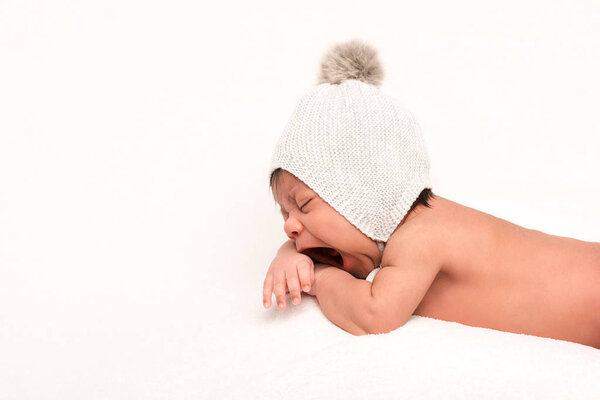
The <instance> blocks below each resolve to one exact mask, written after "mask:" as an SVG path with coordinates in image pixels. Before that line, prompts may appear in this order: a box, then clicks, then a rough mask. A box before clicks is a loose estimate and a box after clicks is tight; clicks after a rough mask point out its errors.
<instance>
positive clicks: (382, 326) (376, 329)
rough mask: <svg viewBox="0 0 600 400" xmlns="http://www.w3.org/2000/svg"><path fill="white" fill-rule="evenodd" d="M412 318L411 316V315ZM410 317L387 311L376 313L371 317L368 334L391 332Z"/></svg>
mask: <svg viewBox="0 0 600 400" xmlns="http://www.w3.org/2000/svg"><path fill="white" fill-rule="evenodd" d="M409 318H410V317H409ZM409 318H405V317H403V316H401V315H390V314H385V313H374V314H373V315H372V317H371V318H370V321H369V324H368V325H367V329H365V331H366V334H369V335H377V334H382V333H390V332H391V331H394V330H396V329H398V328H401V327H403V326H404V324H406V323H407V322H408V320H409Z"/></svg>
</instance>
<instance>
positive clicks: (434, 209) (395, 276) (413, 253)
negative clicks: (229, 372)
mask: <svg viewBox="0 0 600 400" xmlns="http://www.w3.org/2000/svg"><path fill="white" fill-rule="evenodd" d="M276 182H277V183H276V184H275V185H274V188H276V191H275V194H274V196H275V198H276V199H277V202H278V203H279V204H280V206H281V210H282V214H283V217H284V221H285V223H284V227H283V228H284V230H285V233H286V234H287V235H288V237H289V238H290V240H289V241H288V242H286V243H285V244H284V245H283V246H282V247H281V249H280V251H279V253H278V255H277V257H276V258H275V260H273V263H272V264H271V268H270V269H269V271H268V272H267V277H266V279H265V284H264V302H265V307H267V308H268V307H269V306H270V301H271V293H272V292H273V291H274V292H275V297H276V299H277V303H278V305H279V308H280V309H284V308H285V305H286V300H285V296H286V291H289V293H290V295H291V298H292V302H293V303H294V304H298V303H299V302H300V290H301V288H303V290H304V291H305V292H308V293H309V294H312V295H315V296H316V297H317V300H318V302H319V304H320V305H321V308H322V310H323V312H324V313H325V315H326V316H327V318H329V319H330V320H331V321H332V322H333V323H334V324H336V325H338V326H339V327H340V328H342V329H344V330H346V331H348V332H350V333H352V334H355V335H362V334H367V333H383V332H389V331H391V330H394V329H396V328H398V327H400V326H402V325H403V324H404V323H405V322H407V321H408V319H409V318H410V317H411V315H413V314H414V315H421V316H423V317H430V318H436V319H442V320H446V321H454V322H459V323H462V324H465V325H471V326H478V327H483V328H491V329H497V330H501V331H506V332H514V333H525V334H529V335H536V336H544V337H550V338H555V339H561V340H568V341H572V342H577V343H581V344H585V345H589V346H593V347H596V348H600V243H592V242H584V241H580V240H575V239H569V238H564V237H558V236H552V235H547V234H544V233H542V232H539V231H535V230H530V229H525V228H522V227H520V226H518V225H514V224H512V223H510V222H508V221H505V220H502V219H500V218H496V217H493V216H491V215H489V214H485V213H483V212H479V211H477V210H474V209H472V208H469V207H465V206H462V205H460V204H457V203H455V202H452V201H450V200H448V199H445V198H443V197H440V196H432V198H431V199H430V200H429V201H428V203H429V205H430V206H429V207H427V206H426V205H424V204H418V205H417V206H416V207H415V208H414V209H413V210H412V211H411V212H410V213H409V214H407V216H406V218H405V219H404V220H403V221H402V222H401V223H400V224H399V225H398V227H397V229H396V230H395V231H394V232H393V233H392V235H391V237H390V238H389V240H388V241H387V244H386V246H385V250H384V252H383V257H381V256H380V252H379V250H378V248H377V244H376V243H375V241H374V240H371V239H369V238H368V237H367V236H365V235H364V234H362V233H361V232H360V231H359V230H358V229H357V228H355V227H354V226H352V224H350V223H349V222H348V221H347V220H346V219H345V218H344V217H342V216H341V215H340V214H339V213H337V212H336V211H335V210H334V209H333V208H332V207H331V206H330V205H328V204H327V203H326V202H325V201H323V199H321V198H320V197H319V195H317V194H316V193H315V192H314V191H313V190H311V189H310V188H309V187H308V186H306V185H305V184H304V183H303V182H302V181H300V180H299V179H298V178H296V177H295V176H293V175H292V174H290V173H289V172H287V171H284V170H279V174H278V178H277V180H276ZM314 262H318V263H323V264H328V265H331V266H317V267H316V268H314V271H313V265H314ZM378 265H381V270H380V271H379V272H378V273H377V275H376V276H375V278H374V279H373V282H372V283H371V282H368V281H366V280H363V279H356V278H365V277H366V276H367V275H368V274H369V273H370V272H371V271H372V270H373V269H374V268H375V267H376V266H378ZM313 274H314V276H313Z"/></svg>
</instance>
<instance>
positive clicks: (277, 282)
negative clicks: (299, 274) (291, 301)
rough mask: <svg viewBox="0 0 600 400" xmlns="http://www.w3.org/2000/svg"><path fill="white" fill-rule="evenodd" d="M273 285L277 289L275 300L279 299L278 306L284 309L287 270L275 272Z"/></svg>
mask: <svg viewBox="0 0 600 400" xmlns="http://www.w3.org/2000/svg"><path fill="white" fill-rule="evenodd" d="M273 286H274V291H275V300H277V307H279V309H280V310H283V309H284V308H285V272H283V271H276V272H274V283H273Z"/></svg>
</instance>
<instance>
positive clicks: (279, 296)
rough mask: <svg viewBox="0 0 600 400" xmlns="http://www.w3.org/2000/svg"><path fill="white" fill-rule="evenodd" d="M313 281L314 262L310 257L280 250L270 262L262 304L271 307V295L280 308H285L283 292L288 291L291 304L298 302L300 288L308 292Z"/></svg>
mask: <svg viewBox="0 0 600 400" xmlns="http://www.w3.org/2000/svg"><path fill="white" fill-rule="evenodd" d="M314 281H315V272H314V264H313V261H312V259H311V258H310V257H309V256H307V255H305V254H302V253H298V252H280V253H278V254H277V256H276V257H275V259H273V261H272V262H271V266H270V267H269V270H268V271H267V276H266V277H265V283H264V285H263V304H264V306H265V308H269V307H271V295H272V293H273V292H275V299H276V300H277V306H278V307H279V309H280V310H283V309H285V306H286V302H285V294H286V293H287V292H288V291H289V292H290V296H291V298H292V303H293V304H299V303H300V299H301V295H300V292H301V290H304V291H305V292H307V293H309V294H310V290H311V286H312V284H313V282H314Z"/></svg>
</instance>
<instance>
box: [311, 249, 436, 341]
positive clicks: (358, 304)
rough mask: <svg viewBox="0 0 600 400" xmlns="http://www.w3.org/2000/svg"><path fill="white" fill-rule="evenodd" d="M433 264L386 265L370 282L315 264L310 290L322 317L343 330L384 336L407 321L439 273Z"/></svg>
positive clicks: (337, 269) (423, 262)
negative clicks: (312, 283)
mask: <svg viewBox="0 0 600 400" xmlns="http://www.w3.org/2000/svg"><path fill="white" fill-rule="evenodd" d="M415 261H417V260H415ZM433 265H435V264H431V263H428V262H425V261H421V262H413V263H411V264H410V265H409V266H386V267H384V268H381V270H380V271H379V272H378V273H377V275H375V278H374V279H373V283H371V282H369V281H366V280H363V279H357V278H355V277H354V276H352V275H351V274H349V273H348V272H346V271H343V270H341V269H339V268H335V267H329V266H323V265H317V266H315V283H314V285H313V291H314V292H315V294H316V296H317V300H318V301H319V304H320V306H321V309H322V310H323V313H324V314H325V316H326V317H327V318H328V319H329V320H330V321H331V322H333V323H334V324H336V325H337V326H339V327H340V328H342V329H344V330H345V331H347V332H350V333H352V334H353V335H364V334H370V333H385V332H389V331H392V330H394V329H397V328H399V327H401V326H402V325H404V324H405V323H406V322H407V321H408V320H409V319H410V317H411V316H412V313H413V312H414V311H415V309H416V308H417V306H418V305H419V303H420V302H421V300H422V299H423V297H424V296H425V293H427V290H429V287H430V286H431V283H432V282H433V280H434V279H435V276H436V275H437V273H438V272H439V268H437V267H433Z"/></svg>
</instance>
